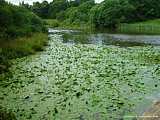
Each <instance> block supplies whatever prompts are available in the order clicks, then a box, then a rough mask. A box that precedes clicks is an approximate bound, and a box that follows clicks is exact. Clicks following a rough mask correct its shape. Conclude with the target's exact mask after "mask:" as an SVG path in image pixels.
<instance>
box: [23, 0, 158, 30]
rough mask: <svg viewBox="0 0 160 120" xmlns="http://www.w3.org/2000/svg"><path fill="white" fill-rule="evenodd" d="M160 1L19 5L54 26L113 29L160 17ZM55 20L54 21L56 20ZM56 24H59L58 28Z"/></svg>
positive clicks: (88, 0)
mask: <svg viewBox="0 0 160 120" xmlns="http://www.w3.org/2000/svg"><path fill="white" fill-rule="evenodd" d="M159 2H160V1H159V0H144V1H140V0H104V1H103V2H102V3H100V4H96V3H95V2H94V0H75V1H66V0H54V1H52V2H51V3H48V2H47V1H44V2H42V3H39V2H35V3H34V4H33V5H32V6H29V5H28V4H24V3H23V4H21V6H23V7H25V8H28V9H29V10H31V11H33V12H34V13H36V14H37V15H39V16H40V17H42V18H44V19H46V18H47V19H54V22H55V23H54V25H53V26H56V27H57V26H59V23H60V26H64V27H74V26H75V27H77V28H78V27H82V26H83V27H85V26H91V27H93V26H94V27H96V28H107V29H112V30H113V29H116V28H117V27H118V26H119V24H121V23H134V22H140V21H146V20H150V19H156V18H159V17H160V13H159V10H160V5H159ZM55 19H57V20H55ZM57 23H58V24H57Z"/></svg>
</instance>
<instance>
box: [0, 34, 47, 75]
mask: <svg viewBox="0 0 160 120" xmlns="http://www.w3.org/2000/svg"><path fill="white" fill-rule="evenodd" d="M47 40H48V36H47V34H45V33H34V34H33V35H31V36H30V37H20V38H17V39H13V40H0V73H1V72H2V71H3V69H4V68H6V67H5V66H9V65H8V60H9V59H14V58H18V57H23V56H26V55H29V54H33V53H35V52H36V51H41V50H43V48H44V46H45V45H46V44H47Z"/></svg>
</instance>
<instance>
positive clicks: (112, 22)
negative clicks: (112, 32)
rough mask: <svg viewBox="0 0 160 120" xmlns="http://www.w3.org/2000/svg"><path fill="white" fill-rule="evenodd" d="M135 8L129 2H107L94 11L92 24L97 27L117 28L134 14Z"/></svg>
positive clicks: (108, 0)
mask: <svg viewBox="0 0 160 120" xmlns="http://www.w3.org/2000/svg"><path fill="white" fill-rule="evenodd" d="M133 10H134V6H133V5H131V4H130V3H129V2H128V1H127V0H106V1H104V2H102V3H101V4H100V5H99V6H98V7H96V8H94V9H92V15H91V16H92V17H91V19H92V22H93V24H95V26H97V27H108V28H116V26H117V24H119V23H120V22H124V21H125V20H126V17H127V16H128V15H129V14H131V13H132V11H133Z"/></svg>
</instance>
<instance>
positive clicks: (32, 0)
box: [6, 0, 103, 5]
mask: <svg viewBox="0 0 160 120" xmlns="http://www.w3.org/2000/svg"><path fill="white" fill-rule="evenodd" d="M6 1H9V2H11V3H13V4H16V5H19V2H22V1H24V2H25V3H29V4H32V3H33V2H35V1H39V2H42V1H44V0H6ZM47 1H48V2H51V1H53V0H47ZM95 1H96V2H97V3H100V2H102V1H103V0H95Z"/></svg>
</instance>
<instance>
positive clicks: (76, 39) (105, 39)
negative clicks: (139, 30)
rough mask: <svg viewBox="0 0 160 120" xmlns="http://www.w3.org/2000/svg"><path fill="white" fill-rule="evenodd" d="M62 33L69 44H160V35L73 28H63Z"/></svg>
mask: <svg viewBox="0 0 160 120" xmlns="http://www.w3.org/2000/svg"><path fill="white" fill-rule="evenodd" d="M61 33H63V42H64V43H69V44H96V45H116V46H122V47H128V46H146V45H160V35H125V34H109V33H84V32H78V31H72V30H69V31H67V30H61Z"/></svg>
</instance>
